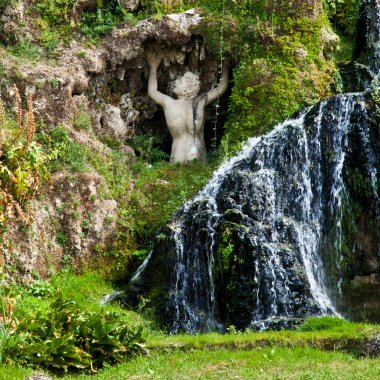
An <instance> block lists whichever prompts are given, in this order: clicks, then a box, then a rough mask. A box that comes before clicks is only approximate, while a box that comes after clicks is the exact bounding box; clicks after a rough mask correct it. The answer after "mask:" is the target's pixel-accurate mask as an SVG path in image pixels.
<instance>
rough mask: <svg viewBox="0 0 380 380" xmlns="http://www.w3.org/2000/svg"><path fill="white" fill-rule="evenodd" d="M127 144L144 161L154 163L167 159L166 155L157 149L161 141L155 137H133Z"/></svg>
mask: <svg viewBox="0 0 380 380" xmlns="http://www.w3.org/2000/svg"><path fill="white" fill-rule="evenodd" d="M128 143H129V145H130V146H131V147H132V148H133V149H134V150H135V152H136V153H137V155H138V156H139V157H140V158H141V159H143V160H144V161H148V162H150V163H154V162H158V161H162V160H166V159H168V158H169V157H168V154H166V153H165V152H163V151H162V150H161V149H160V148H159V147H158V145H159V144H160V143H162V141H161V140H160V139H159V138H158V137H157V136H149V135H142V136H134V137H132V138H131V139H130V140H129V142H128Z"/></svg>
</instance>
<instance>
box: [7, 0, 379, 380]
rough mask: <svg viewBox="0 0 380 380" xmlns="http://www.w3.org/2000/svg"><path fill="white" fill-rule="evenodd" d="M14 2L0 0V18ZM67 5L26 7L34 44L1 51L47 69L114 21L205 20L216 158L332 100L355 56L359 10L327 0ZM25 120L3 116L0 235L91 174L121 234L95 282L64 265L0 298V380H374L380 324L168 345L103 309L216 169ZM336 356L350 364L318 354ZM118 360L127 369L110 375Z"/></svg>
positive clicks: (84, 124)
mask: <svg viewBox="0 0 380 380" xmlns="http://www.w3.org/2000/svg"><path fill="white" fill-rule="evenodd" d="M9 3H10V0H0V11H1V10H2V9H3V8H4V7H5V5H7V4H9ZM74 3H75V2H74V1H73V0H40V1H36V2H34V3H33V5H32V7H31V9H30V10H29V12H30V14H33V15H34V16H35V24H34V27H35V28H36V29H37V31H38V33H37V34H38V38H37V41H38V43H39V46H36V41H32V40H31V39H29V38H27V37H25V38H21V39H20V41H18V42H17V43H16V44H14V45H12V44H11V45H9V46H8V47H7V53H9V54H12V55H14V56H16V57H22V58H23V59H27V60H29V61H32V62H33V61H37V60H39V59H41V57H44V58H52V57H53V58H54V52H55V49H56V48H57V47H58V45H59V43H60V42H62V41H63V42H64V43H67V42H69V41H70V39H71V38H73V35H75V34H74V32H75V33H79V35H81V38H82V37H83V38H84V39H85V41H86V43H90V44H97V43H99V41H100V39H101V38H102V37H104V36H106V35H107V34H108V33H109V32H110V31H111V30H112V29H113V28H114V27H115V26H117V25H118V24H120V23H121V22H129V23H132V24H133V23H136V22H137V21H139V20H141V19H144V18H146V17H148V16H153V17H155V18H156V19H159V18H160V17H161V16H162V15H163V14H165V13H168V12H175V11H183V10H186V9H189V8H190V7H198V8H200V9H201V10H202V12H203V13H204V17H205V19H204V25H203V26H202V27H201V28H200V30H199V32H200V33H202V35H204V37H205V40H206V43H207V46H208V49H209V52H210V54H212V55H213V56H214V57H215V58H216V59H218V60H219V59H222V58H224V57H226V56H227V55H229V56H231V57H232V59H233V62H234V68H233V90H232V95H231V98H230V101H229V102H230V103H229V116H228V119H227V123H226V125H225V133H224V136H223V138H222V142H221V147H220V150H219V153H220V157H221V158H225V157H228V156H230V155H231V154H233V153H235V152H236V151H237V150H238V149H239V148H240V146H241V143H242V142H244V141H245V140H246V139H247V138H248V137H250V136H252V135H255V134H260V133H263V132H265V131H268V130H269V129H270V128H272V127H273V126H274V125H275V124H276V123H278V122H280V121H282V120H284V119H285V118H287V117H289V116H291V115H292V114H293V113H294V112H296V111H297V110H298V109H299V108H300V107H302V106H305V105H307V104H311V103H313V102H315V101H316V100H318V99H320V98H322V97H325V96H327V95H329V94H330V93H331V92H332V91H333V90H332V88H333V87H332V84H333V82H334V75H335V63H336V61H337V60H339V59H348V60H349V59H350V58H351V54H352V51H353V46H354V45H353V41H354V35H355V24H356V19H357V14H358V10H359V6H360V2H358V1H354V0H346V1H341V0H326V1H325V2H324V11H325V12H323V11H322V10H319V9H318V7H317V8H316V9H314V8H313V4H314V5H315V4H316V2H313V1H295V2H291V3H289V2H274V1H264V0H255V1H254V0H243V1H227V0H225V1H223V0H216V1H212V2H211V1H206V0H197V1H196V0H193V1H191V0H188V1H182V0H178V1H174V0H173V1H159V0H155V1H148V0H143V1H142V9H141V10H139V11H138V12H135V13H131V12H127V11H125V10H124V9H123V8H122V7H121V6H120V4H119V2H118V1H99V2H98V5H97V7H95V9H92V10H91V9H90V10H85V11H84V12H83V13H82V14H81V15H80V17H76V18H75V17H74V16H73V15H72V13H71V10H72V7H73V5H74ZM279 3H280V4H279ZM310 12H315V15H314V16H311V14H310ZM330 26H333V27H334V28H335V30H336V31H337V32H339V35H340V38H341V40H340V42H338V41H330V40H328V38H327V39H326V35H325V34H326V33H327V34H331V30H329V27H330ZM21 29H22V28H21ZM325 32H326V33H325ZM0 65H1V64H0ZM0 72H1V66H0ZM52 85H54V83H52ZM20 104H21V103H20ZM26 112H27V113H29V122H28V123H29V124H28V123H26V124H24V122H23V120H21V119H17V116H16V117H11V116H9V115H8V114H7V113H6V112H5V111H3V110H2V107H0V125H1V127H2V129H3V130H4V131H6V132H5V133H6V134H7V136H8V140H7V141H3V138H2V137H1V144H0V145H1V150H2V152H1V153H2V156H1V158H2V161H1V165H2V168H1V169H2V177H1V186H2V187H1V202H2V203H1V209H0V223H1V224H4V223H5V222H6V221H7V217H8V216H9V215H11V214H12V213H13V214H17V213H19V214H20V215H19V216H21V215H22V212H23V211H22V210H23V208H24V207H25V206H26V204H27V202H28V201H29V200H30V199H31V198H32V197H33V196H35V195H36V194H37V190H39V189H40V185H42V183H43V182H44V181H46V180H47V179H48V178H49V175H50V174H53V173H55V172H57V171H61V170H67V171H69V172H70V173H78V172H79V173H80V172H93V171H96V172H98V173H99V174H101V175H102V177H103V178H104V179H105V183H106V186H104V189H103V194H102V196H103V197H104V198H110V199H111V198H112V199H115V200H116V201H117V202H118V217H117V231H116V233H115V235H114V236H113V239H112V242H110V243H108V244H107V245H96V246H95V247H94V251H95V252H96V253H97V262H96V263H92V265H93V266H94V267H97V268H101V269H100V270H99V271H98V272H101V274H100V275H99V274H97V275H95V274H93V273H87V272H85V273H84V274H82V275H80V276H77V275H75V274H73V273H74V272H75V269H76V268H70V267H66V268H64V270H63V271H62V272H60V273H58V274H54V275H53V276H52V279H51V281H43V280H41V279H39V278H36V279H35V280H33V281H32V282H31V284H30V286H29V287H28V288H26V287H23V286H20V285H17V284H16V283H13V284H12V285H8V286H5V285H4V286H1V287H0V290H1V292H0V296H1V307H2V311H0V314H1V318H2V322H3V324H2V325H1V328H0V364H1V365H3V366H4V367H2V368H1V367H0V379H2V378H4V379H10V378H11V379H18V378H20V379H22V378H25V376H26V375H27V374H30V373H31V372H32V371H40V368H41V367H42V370H43V371H45V370H46V369H50V370H52V369H54V370H53V373H57V372H54V371H58V372H59V371H61V370H70V371H73V370H74V369H75V371H78V370H80V369H82V370H84V371H85V374H84V375H81V376H79V377H75V378H87V377H88V376H87V374H89V373H91V372H94V371H97V370H99V369H100V368H102V367H103V369H101V370H100V372H99V374H98V375H96V377H95V378H99V379H117V378H128V377H132V376H135V378H142V377H144V378H163V379H174V378H181V379H185V378H189V379H191V378H232V377H234V376H235V377H236V378H255V377H260V378H263V379H265V378H268V379H269V378H271V379H276V378H278V379H280V378H281V379H287V378H289V379H290V378H292V379H293V378H297V379H318V378H321V379H322V378H323V379H330V378H331V379H333V378H334V379H335V378H342V379H345V378H356V379H361V378H363V379H364V378H365V379H366V378H371V377H373V378H375V377H378V376H380V373H379V370H378V367H379V364H380V363H379V359H369V358H364V359H360V358H359V356H358V355H357V354H358V353H359V354H360V353H361V352H355V347H360V346H361V344H362V342H363V341H364V340H365V339H367V338H370V337H372V336H374V334H379V332H380V328H379V327H378V326H369V325H363V324H353V323H349V322H346V321H343V320H340V319H331V318H322V319H311V320H308V321H306V322H305V323H304V324H303V325H302V326H301V327H300V329H299V331H284V332H267V333H254V332H249V331H248V332H245V333H240V332H236V330H235V329H234V327H233V326H231V328H230V334H225V335H217V334H209V335H200V336H175V337H167V336H165V335H164V334H161V333H159V332H157V331H155V329H154V325H153V323H152V322H151V321H149V319H144V318H143V317H142V316H141V315H138V314H136V313H133V312H129V311H126V310H125V309H123V308H121V307H119V306H118V305H101V304H100V299H101V297H102V296H103V295H104V294H107V293H111V292H112V290H113V289H112V286H111V285H110V284H109V283H108V282H107V280H105V279H104V278H107V279H108V280H119V279H122V278H124V277H125V276H126V274H127V273H130V272H131V271H133V270H134V269H135V268H136V267H137V266H138V265H139V264H140V263H141V261H142V260H143V258H144V257H145V256H146V254H147V252H148V251H149V244H150V240H151V239H152V237H153V236H154V235H155V234H156V233H159V229H160V227H162V226H163V225H164V224H165V223H166V222H167V221H168V219H169V218H170V217H171V215H172V214H173V212H175V211H176V210H177V209H178V208H179V207H180V206H181V205H182V204H183V203H184V202H185V201H186V200H187V199H189V198H190V197H192V196H193V195H194V194H195V193H196V192H197V191H198V190H199V189H200V188H201V187H202V186H203V185H204V184H205V182H206V181H207V179H208V178H209V177H210V175H211V172H212V170H213V169H214V168H215V166H216V164H217V161H216V160H211V161H210V162H209V164H208V165H203V164H200V163H197V162H193V163H191V164H189V165H187V166H178V165H173V164H170V163H168V162H167V161H165V159H166V158H167V157H165V154H164V153H163V152H162V151H161V150H160V149H159V148H157V145H156V144H154V142H153V138H152V137H151V136H142V137H141V136H138V137H135V138H134V139H133V140H131V141H129V142H128V143H130V145H132V147H133V148H134V150H135V152H136V153H137V155H138V157H134V158H133V159H131V158H127V157H126V156H125V155H124V154H123V153H122V151H121V148H120V143H119V142H117V141H114V140H112V139H108V140H107V139H105V140H103V141H102V142H104V143H105V144H106V145H107V146H108V147H109V148H110V150H109V151H107V152H105V153H100V152H98V151H96V150H95V149H93V148H91V147H89V146H87V145H84V144H79V143H77V142H74V141H72V140H71V139H70V138H69V135H68V132H67V129H66V128H65V127H64V126H55V127H53V126H48V127H45V126H43V125H39V124H37V126H36V125H35V123H34V119H33V116H32V114H33V110H32V107H31V106H30V107H29V110H27V111H26ZM31 120H32V121H31ZM72 124H73V127H74V129H75V130H77V131H89V130H91V125H90V124H91V118H90V116H89V115H88V114H86V113H85V112H82V111H81V112H79V113H78V115H77V116H76V118H75V119H74V120H72ZM36 129H37V133H36ZM20 131H22V133H20ZM10 141H12V144H9V142H10ZM31 177H33V181H32V180H31ZM13 178H15V180H13ZM9 210H10V211H9ZM65 239H66V237H65V236H64V234H62V236H57V241H58V240H60V242H61V244H62V245H63V246H64V245H65V241H66V240H65ZM223 242H224V243H225V244H224V245H223V247H222V249H223V250H224V251H223V252H224V253H223V254H224V256H225V257H226V258H228V257H229V255H230V254H231V252H232V251H233V249H234V247H233V245H232V243H231V242H230V240H229V235H228V230H226V234H225V241H223ZM68 254H69V252H68ZM4 282H9V281H8V280H7V281H4ZM141 327H142V328H143V333H142V331H141V329H140V328H141ZM141 334H143V337H144V338H145V340H146V344H147V346H148V348H149V352H150V354H149V355H142V356H140V357H137V358H134V359H130V356H131V355H133V354H136V353H141V352H142V353H144V352H145V351H144V349H143V347H142V346H141V342H142V341H143V340H144V339H142V337H141ZM350 342H351V343H352V342H354V343H352V345H351V343H350ZM349 343H350V344H349ZM348 346H349V347H348ZM341 347H343V348H346V349H348V348H349V352H348V353H347V352H330V351H328V352H325V351H322V350H320V349H319V348H325V349H328V350H335V348H337V349H338V348H341ZM178 348H179V349H178ZM247 348H249V349H247ZM252 348H254V349H252ZM359 351H360V349H359ZM117 362H118V363H121V364H119V365H118V366H116V367H114V368H112V367H110V366H109V364H115V363H117ZM18 365H25V366H27V365H32V366H33V369H29V368H28V369H22V368H18V367H17V366H18ZM75 371H74V372H75ZM73 376H74V375H67V377H66V378H73Z"/></svg>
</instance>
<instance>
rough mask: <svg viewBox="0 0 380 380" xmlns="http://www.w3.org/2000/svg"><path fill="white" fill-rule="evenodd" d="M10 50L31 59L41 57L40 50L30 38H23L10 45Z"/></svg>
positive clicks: (34, 59)
mask: <svg viewBox="0 0 380 380" xmlns="http://www.w3.org/2000/svg"><path fill="white" fill-rule="evenodd" d="M8 50H9V51H10V52H11V53H12V54H13V55H16V56H18V57H21V58H26V59H28V60H30V61H36V60H37V59H38V58H39V57H40V50H39V49H38V47H37V46H36V45H34V44H33V42H32V41H30V40H28V39H23V40H21V41H20V42H18V43H17V44H16V45H14V46H11V47H9V48H8Z"/></svg>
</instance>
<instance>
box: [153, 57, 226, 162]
mask: <svg viewBox="0 0 380 380" xmlns="http://www.w3.org/2000/svg"><path fill="white" fill-rule="evenodd" d="M147 60H148V63H149V66H150V74H149V82H148V95H149V96H150V97H151V98H152V99H153V100H154V101H155V102H156V103H158V104H159V105H160V106H162V108H163V109H164V112H165V118H166V124H167V126H168V128H169V131H170V134H171V136H172V138H173V143H172V149H171V155H170V161H172V162H180V163H187V162H189V161H192V160H194V159H199V160H202V161H205V160H206V154H207V151H206V144H205V140H204V124H205V107H206V106H207V105H209V104H210V103H211V102H213V101H214V100H216V99H217V98H218V97H220V96H221V95H222V94H223V93H224V92H225V91H226V89H227V86H228V61H225V63H224V67H223V74H222V78H221V80H220V83H219V85H218V86H217V87H216V88H214V89H213V90H211V91H209V92H207V93H205V94H201V95H198V93H199V90H200V81H199V78H198V76H197V75H195V74H193V73H191V72H190V71H188V72H186V73H185V74H184V75H183V76H182V77H181V78H179V79H177V80H176V81H175V85H174V89H173V92H174V94H176V95H177V98H178V99H173V98H171V97H170V96H168V95H165V94H163V93H161V92H159V91H158V90H157V68H158V66H159V65H160V62H161V57H160V56H159V55H158V54H156V53H155V52H153V51H149V52H148V53H147Z"/></svg>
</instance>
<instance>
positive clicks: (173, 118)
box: [164, 98, 206, 162]
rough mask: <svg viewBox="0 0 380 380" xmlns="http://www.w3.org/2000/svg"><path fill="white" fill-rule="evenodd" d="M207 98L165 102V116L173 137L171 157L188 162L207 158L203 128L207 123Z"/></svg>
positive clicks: (173, 159)
mask: <svg viewBox="0 0 380 380" xmlns="http://www.w3.org/2000/svg"><path fill="white" fill-rule="evenodd" d="M204 108H205V99H202V98H200V99H197V100H196V101H194V100H184V99H171V101H170V102H168V103H167V104H165V107H164V111H165V118H166V123H167V126H168V128H169V131H170V134H171V136H172V138H173V144H172V151H171V156H170V159H171V161H173V162H188V161H191V160H193V159H200V160H205V159H206V145H205V142H204V136H203V130H204V123H205V110H204Z"/></svg>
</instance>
